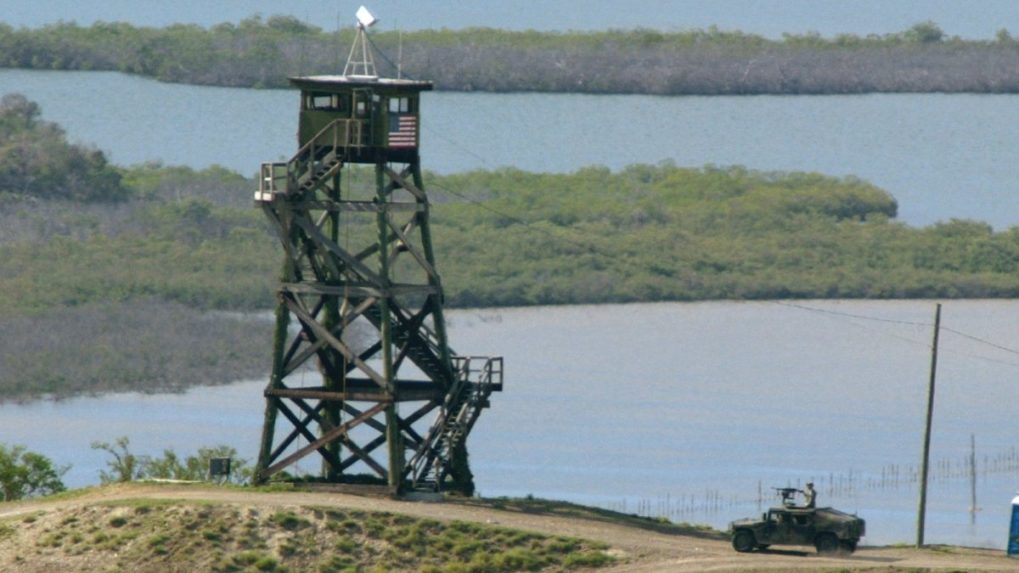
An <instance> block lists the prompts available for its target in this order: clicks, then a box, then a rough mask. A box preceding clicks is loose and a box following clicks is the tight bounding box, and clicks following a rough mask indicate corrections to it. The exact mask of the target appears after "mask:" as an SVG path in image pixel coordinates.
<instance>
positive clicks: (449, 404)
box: [255, 8, 502, 492]
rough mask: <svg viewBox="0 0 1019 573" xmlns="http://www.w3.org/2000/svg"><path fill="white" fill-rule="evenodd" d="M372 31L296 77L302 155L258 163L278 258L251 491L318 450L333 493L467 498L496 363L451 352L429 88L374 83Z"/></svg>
mask: <svg viewBox="0 0 1019 573" xmlns="http://www.w3.org/2000/svg"><path fill="white" fill-rule="evenodd" d="M362 10H363V8H362ZM358 17H359V20H362V18H361V13H359V14H358ZM368 25H370V24H368ZM366 28H367V25H365V24H364V21H363V20H362V24H361V25H360V26H359V28H358V35H357V38H358V40H357V41H356V42H355V45H354V49H352V50H351V55H350V58H349V59H348V62H347V67H346V69H345V70H344V75H338V76H310V77H293V78H290V82H291V84H292V85H293V86H294V87H296V88H298V89H299V90H300V112H299V119H298V130H297V131H298V142H297V143H298V150H297V152H296V153H295V154H294V156H293V158H292V159H290V161H287V162H286V163H263V164H262V167H261V176H260V178H259V181H260V183H259V189H258V191H257V192H256V194H255V201H256V204H257V205H258V206H260V207H261V209H262V210H263V212H264V213H265V215H266V216H267V217H268V218H269V221H270V222H271V223H272V226H273V227H274V228H275V230H276V232H277V233H278V235H279V237H280V239H281V241H282V243H283V249H284V252H285V257H284V262H283V271H282V277H281V282H280V285H279V290H278V291H277V298H278V307H277V311H276V330H275V341H274V345H273V363H272V374H271V378H270V380H269V384H268V386H267V387H266V389H265V398H266V410H265V423H264V426H263V433H262V441H261V448H260V450H259V456H258V462H257V467H256V476H255V480H256V481H257V482H264V481H266V480H268V479H270V478H272V477H273V476H274V475H276V474H279V473H280V472H282V471H284V470H287V469H288V468H291V467H292V466H293V465H294V464H295V463H297V462H298V461H299V460H302V459H304V458H307V457H308V456H313V457H314V456H315V455H316V454H317V457H318V458H320V460H321V466H322V475H321V476H320V479H322V480H325V481H328V482H345V481H353V480H354V479H355V476H356V479H357V480H359V481H361V480H364V477H363V474H365V473H367V474H368V475H369V476H371V477H372V478H374V479H372V480H369V481H374V482H376V483H384V484H386V485H387V486H388V488H389V489H390V490H391V491H394V492H395V491H400V490H401V489H407V488H412V489H423V488H428V489H436V490H438V489H456V490H461V491H466V492H470V491H472V490H473V477H472V475H471V472H470V469H469V467H468V465H467V458H466V447H465V443H466V439H467V435H468V433H469V432H470V430H471V428H472V427H473V426H474V423H475V422H476V421H477V419H478V416H479V415H480V413H481V410H482V409H483V408H485V407H487V406H488V405H489V396H490V394H491V393H492V392H493V391H500V390H501V389H502V358H501V357H495V358H493V357H476V356H470V357H468V356H459V355H457V354H456V353H455V352H453V350H452V349H451V348H450V347H449V344H448V341H447V334H446V323H445V320H444V318H443V293H442V283H441V281H440V278H439V274H438V271H437V270H436V265H435V257H434V254H433V250H432V239H431V231H430V227H429V220H428V216H429V201H428V195H427V194H426V193H425V188H424V185H423V183H422V179H421V166H420V157H419V154H418V148H419V142H420V138H419V132H420V126H421V118H420V103H421V93H422V92H424V91H427V90H431V89H432V84H431V83H430V82H426V81H415V80H407V79H386V78H379V77H377V76H376V75H375V70H374V63H373V62H372V58H371V50H370V48H369V46H368V43H367V41H366V37H365V33H366ZM359 46H360V47H359ZM359 50H360V51H359ZM292 319H293V320H292ZM309 373H310V376H311V378H313V379H314V383H313V384H310V385H308V384H307V379H308V377H309ZM281 429H282V430H283V431H280V432H278V430H281ZM383 446H385V447H383ZM291 470H292V468H291ZM292 473H293V472H292V471H291V474H292Z"/></svg>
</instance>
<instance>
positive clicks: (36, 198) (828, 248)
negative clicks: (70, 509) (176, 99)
mask: <svg viewBox="0 0 1019 573" xmlns="http://www.w3.org/2000/svg"><path fill="white" fill-rule="evenodd" d="M37 115H38V114H37V108H36V107H35V106H34V104H32V102H29V101H27V100H25V99H24V98H20V97H13V96H11V97H7V98H5V99H4V100H3V103H2V104H0V122H4V125H7V126H9V125H16V126H19V127H17V129H10V128H8V130H7V131H5V132H3V134H2V136H3V139H2V140H0V291H2V292H4V293H5V296H4V297H2V298H0V341H2V343H0V395H2V396H4V397H6V398H8V399H12V398H13V399H19V398H28V397H32V396H37V395H40V394H54V395H63V394H69V393H86V394H87V393H95V392H105V391H113V390H142V389H148V390H172V389H180V388H185V387H187V386H190V385H195V384H210V383H216V382H225V381H228V380H231V379H237V378H243V377H257V376H260V375H264V373H265V372H266V371H268V368H269V364H268V362H267V358H266V357H267V356H268V351H267V349H268V348H269V345H270V339H271V328H272V322H271V318H270V316H271V315H270V313H268V312H266V311H269V310H270V309H272V308H273V306H274V303H275V299H274V289H275V286H274V285H275V281H276V280H277V277H278V276H279V272H280V265H281V262H282V249H281V248H280V246H279V241H278V240H277V239H276V238H275V237H274V236H273V234H272V232H271V230H270V228H269V226H268V224H267V223H266V221H264V217H263V215H262V214H261V213H260V212H259V210H257V209H255V208H254V207H253V206H252V204H251V199H250V198H251V190H252V189H254V188H255V187H256V182H254V181H252V180H250V179H248V178H246V177H244V176H241V175H239V174H237V173H232V172H230V171H228V170H226V169H223V168H221V167H211V168H208V169H203V170H193V169H190V168H182V167H168V166H163V165H159V164H146V165H138V166H132V167H111V166H109V165H107V164H106V162H105V158H104V156H103V154H102V152H101V151H99V150H82V149H81V148H78V147H76V146H73V145H68V144H67V143H66V141H64V140H63V138H62V135H61V133H62V132H61V131H60V130H59V128H58V127H57V126H54V125H52V124H49V123H47V122H44V121H42V120H40V119H39V118H38V117H37ZM11 146H14V147H16V148H22V149H36V146H38V149H42V150H44V151H45V153H42V154H41V155H43V156H45V158H46V159H45V160H46V161H47V162H48V163H47V165H50V167H47V169H48V170H49V171H48V172H47V175H46V177H48V181H51V182H52V183H51V184H49V185H45V186H40V185H37V184H35V183H33V180H32V179H31V177H32V176H31V175H29V176H27V177H28V178H27V179H26V178H25V177H26V176H25V175H24V174H20V173H19V172H18V171H17V170H18V165H19V162H20V161H21V159H19V158H20V157H21V155H19V153H13V152H10V151H9V148H10V147H11ZM82 157H86V158H90V159H86V160H82V159H81V158H82ZM19 177H20V178H19ZM82 181H98V182H99V183H98V184H95V185H85V184H82V183H81V182H82ZM372 181H373V178H372V177H371V176H370V174H367V173H363V172H362V173H361V174H360V176H359V175H358V171H357V170H353V176H352V177H348V178H347V182H348V184H349V185H371V184H372ZM425 187H426V189H427V190H428V191H429V193H430V196H431V198H432V201H433V208H432V218H431V222H432V230H433V237H434V244H435V251H436V257H437V266H438V269H439V271H440V273H441V274H442V279H443V287H444V290H445V293H446V303H447V304H448V305H449V306H453V307H481V306H506V305H552V304H576V303H591V304H595V303H610V302H611V303H626V302H638V301H695V300H714V299H735V300H747V299H790V298H796V299H802V298H956V297H958V298H979V297H1015V296H1017V295H1019V272H1017V271H1019V227H1013V228H1010V229H1004V230H995V229H993V228H992V227H991V226H989V225H987V224H985V223H982V222H978V221H970V220H949V221H943V222H940V223H937V224H934V225H930V226H927V227H922V228H917V227H911V226H909V225H906V224H904V223H902V222H899V221H897V220H896V212H897V208H898V205H897V203H896V201H895V199H894V198H893V197H891V196H890V195H889V194H888V193H887V192H885V191H883V190H882V189H879V188H877V187H875V186H874V185H872V184H870V183H868V182H866V181H862V180H859V179H855V178H851V177H849V178H834V177H829V176H825V175H820V174H815V173H765V172H755V171H751V170H747V169H744V168H741V167H715V166H705V167H700V168H688V167H680V166H677V165H673V164H670V163H662V164H658V165H631V166H629V167H627V168H625V169H622V170H619V171H610V170H609V169H607V168H603V167H589V168H585V169H581V170H578V171H576V172H574V173H567V174H549V173H529V172H525V171H521V170H517V169H499V170H494V171H473V172H467V173H460V174H455V175H437V174H432V173H426V175H425ZM370 227H371V225H370V224H368V223H357V222H356V221H353V222H350V223H349V224H347V226H346V227H345V228H344V230H343V235H344V236H345V237H354V238H356V237H357V236H358V235H359V234H361V233H373V232H374V229H373V228H370Z"/></svg>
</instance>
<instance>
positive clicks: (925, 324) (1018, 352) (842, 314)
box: [771, 301, 1019, 368]
mask: <svg viewBox="0 0 1019 573" xmlns="http://www.w3.org/2000/svg"><path fill="white" fill-rule="evenodd" d="M771 302H772V303H774V304H778V305H781V306H789V307H793V308H798V309H800V310H805V311H808V312H815V313H819V314H828V315H834V316H840V317H845V318H853V319H857V320H866V321H871V322H882V323H889V324H903V325H908V326H923V327H931V328H933V327H934V324H933V323H930V322H915V321H908V320H899V319H891V318H882V317H877V316H868V315H862V314H854V313H849V312H841V311H837V310H830V309H824V308H817V307H813V306H807V305H803V304H797V303H791V302H784V301H771ZM857 326H859V327H860V328H866V327H864V326H862V325H857ZM940 329H941V330H943V331H945V332H951V333H952V334H956V335H958V336H961V337H963V338H967V339H969V340H972V341H974V342H977V343H980V344H983V345H986V346H990V347H992V348H995V349H998V350H1001V351H1004V352H1008V353H1010V354H1015V355H1017V356H1019V350H1015V349H1012V348H1009V347H1007V346H1002V345H1001V344H997V343H995V342H991V341H990V340H985V339H983V338H980V337H977V336H973V335H972V334H967V333H965V332H962V331H960V330H956V329H954V328H950V327H947V326H944V325H941V326H940ZM867 330H872V329H867ZM872 331H873V330H872ZM873 332H878V331H873ZM882 334H883V335H885V336H889V337H892V338H898V339H900V340H905V341H907V342H911V343H915V344H922V345H924V346H926V345H927V344H926V343H921V342H919V341H916V340H912V339H909V338H906V337H904V336H899V335H896V334H892V333H890V332H882ZM943 350H944V351H946V352H948V353H950V354H958V355H961V356H968V357H970V358H975V359H977V360H983V361H985V362H993V363H996V364H1003V365H1006V366H1013V367H1016V368H1019V364H1016V363H1013V362H1008V361H1007V360H998V359H995V358H990V357H987V356H980V355H979V354H974V353H972V352H963V351H959V350H952V349H943Z"/></svg>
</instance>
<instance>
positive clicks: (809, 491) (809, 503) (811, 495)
mask: <svg viewBox="0 0 1019 573" xmlns="http://www.w3.org/2000/svg"><path fill="white" fill-rule="evenodd" d="M802 493H803V507H805V508H807V509H813V508H814V506H815V505H816V501H817V490H815V489H814V482H810V481H808V482H807V488H806V489H804V490H803V492H802Z"/></svg>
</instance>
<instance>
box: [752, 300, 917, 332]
mask: <svg viewBox="0 0 1019 573" xmlns="http://www.w3.org/2000/svg"><path fill="white" fill-rule="evenodd" d="M771 302H773V303H775V304H779V305H782V306H791V307H793V308H799V309H802V310H806V311H810V312H817V313H820V314H832V315H835V316H845V317H848V318H858V319H860V320H870V321H873V322H887V323H891V324H906V325H909V326H934V325H933V324H932V323H930V322H915V321H910V320H898V319H893V318H881V317H877V316H867V315H863V314H853V313H849V312H841V311H837V310H830V309H825V308H817V307H813V306H807V305H804V304H797V303H794V302H785V301H781V300H776V301H771Z"/></svg>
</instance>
